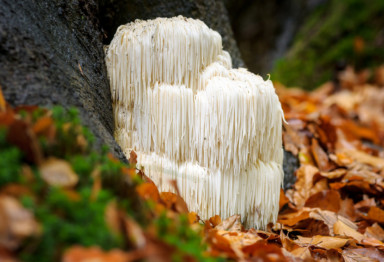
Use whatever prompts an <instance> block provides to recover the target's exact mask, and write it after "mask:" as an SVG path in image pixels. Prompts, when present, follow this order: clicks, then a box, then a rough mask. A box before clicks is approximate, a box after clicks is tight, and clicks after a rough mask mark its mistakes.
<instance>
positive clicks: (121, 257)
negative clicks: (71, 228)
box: [62, 246, 132, 262]
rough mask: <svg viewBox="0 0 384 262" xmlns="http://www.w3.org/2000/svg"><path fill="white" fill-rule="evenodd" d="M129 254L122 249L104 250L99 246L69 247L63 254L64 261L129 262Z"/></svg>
mask: <svg viewBox="0 0 384 262" xmlns="http://www.w3.org/2000/svg"><path fill="white" fill-rule="evenodd" d="M128 258H129V257H128V255H127V254H126V253H125V252H123V251H121V250H112V251H103V250H101V249H100V248H99V247H80V246H74V247H71V248H69V249H68V250H67V251H66V252H65V253H64V255H63V259H62V261H63V262H90V261H95V262H96V261H97V262H128V261H132V260H130V259H128Z"/></svg>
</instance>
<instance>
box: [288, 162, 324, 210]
mask: <svg viewBox="0 0 384 262" xmlns="http://www.w3.org/2000/svg"><path fill="white" fill-rule="evenodd" d="M318 172H319V170H318V169H317V168H316V167H314V166H312V165H302V166H301V167H300V168H299V169H298V170H297V171H296V177H297V180H296V183H295V187H294V188H295V192H294V194H293V200H294V203H295V204H296V206H297V207H298V208H301V207H302V206H304V204H305V201H306V200H307V198H308V197H309V196H310V192H311V189H312V187H313V177H314V175H315V174H317V173H318Z"/></svg>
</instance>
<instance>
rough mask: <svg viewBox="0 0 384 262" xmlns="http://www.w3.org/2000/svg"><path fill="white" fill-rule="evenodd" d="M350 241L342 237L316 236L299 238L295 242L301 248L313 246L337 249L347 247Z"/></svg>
mask: <svg viewBox="0 0 384 262" xmlns="http://www.w3.org/2000/svg"><path fill="white" fill-rule="evenodd" d="M349 241H350V240H349V239H345V238H340V237H330V236H320V235H316V236H314V237H302V236H298V239H297V240H295V243H296V244H298V245H301V246H305V245H313V246H318V247H321V248H325V249H337V248H342V247H343V246H345V245H346V244H347V243H348V242H349Z"/></svg>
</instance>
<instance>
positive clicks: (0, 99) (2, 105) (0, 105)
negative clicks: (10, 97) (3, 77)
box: [0, 86, 7, 112]
mask: <svg viewBox="0 0 384 262" xmlns="http://www.w3.org/2000/svg"><path fill="white" fill-rule="evenodd" d="M6 109H7V103H6V102H5V99H4V96H3V92H2V91H1V86H0V112H5V110H6Z"/></svg>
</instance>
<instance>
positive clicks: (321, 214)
mask: <svg viewBox="0 0 384 262" xmlns="http://www.w3.org/2000/svg"><path fill="white" fill-rule="evenodd" d="M309 217H311V218H313V219H316V220H321V221H323V222H324V223H325V224H327V226H328V227H329V230H330V233H331V235H333V234H334V231H333V226H334V224H335V223H336V222H338V221H341V222H343V223H344V224H345V225H348V226H349V227H351V228H352V229H355V230H356V229H357V226H356V225H355V224H354V223H353V222H352V221H350V220H349V219H347V218H345V217H343V216H339V215H337V214H336V213H335V212H332V211H328V210H321V209H318V208H313V209H312V210H311V212H310V213H309Z"/></svg>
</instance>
